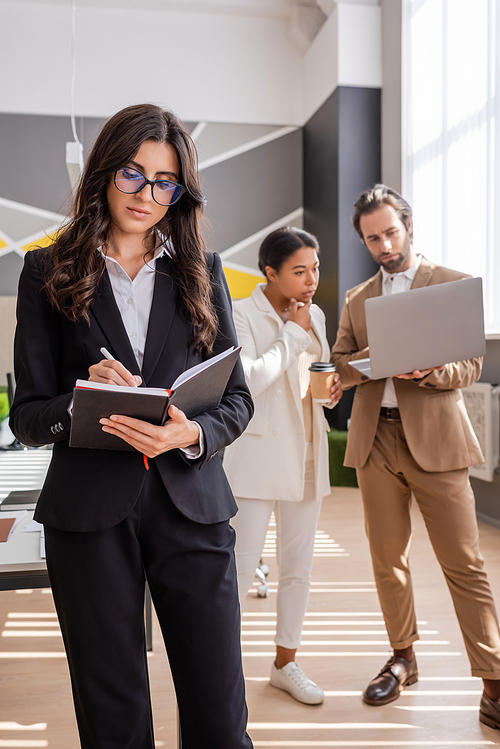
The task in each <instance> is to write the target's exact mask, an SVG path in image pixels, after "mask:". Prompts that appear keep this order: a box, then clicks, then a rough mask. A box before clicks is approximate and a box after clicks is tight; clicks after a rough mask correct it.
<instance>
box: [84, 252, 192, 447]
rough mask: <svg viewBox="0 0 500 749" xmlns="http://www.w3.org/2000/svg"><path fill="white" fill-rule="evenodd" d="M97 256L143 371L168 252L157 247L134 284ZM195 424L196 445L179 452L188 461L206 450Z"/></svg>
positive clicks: (113, 262)
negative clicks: (160, 262) (159, 263)
mask: <svg viewBox="0 0 500 749" xmlns="http://www.w3.org/2000/svg"><path fill="white" fill-rule="evenodd" d="M98 252H100V253H101V255H102V256H103V258H104V262H105V263H106V270H107V271H108V275H109V280H110V282H111V288H112V290H113V295H114V297H115V301H116V304H117V306H118V309H119V310H120V315H121V318H122V320H123V325H124V327H125V330H126V331H127V335H128V337H129V340H130V344H131V346H132V349H133V351H134V354H135V358H136V359H137V362H138V364H139V366H140V367H141V369H142V362H143V360H144V348H145V346H146V335H147V332H148V324H149V315H150V313H151V305H152V303H153V292H154V286H155V274H156V260H157V258H159V257H160V256H161V255H164V254H165V253H168V250H167V249H166V248H165V247H158V249H156V250H155V252H154V255H153V259H152V260H150V261H149V262H148V263H147V264H145V265H143V266H142V268H141V269H140V271H139V273H138V274H137V275H136V277H135V278H134V279H133V280H132V279H131V278H130V276H129V275H128V273H126V272H125V271H124V270H123V268H122V267H121V265H120V263H119V262H118V261H117V260H115V259H114V258H112V257H108V255H105V254H104V252H103V251H102V248H101V247H99V248H98ZM71 406H72V403H71ZM195 423H196V426H197V427H198V430H199V433H200V442H199V444H198V445H192V446H190V447H185V448H181V449H182V451H183V452H184V453H185V454H186V455H187V457H188V458H193V459H195V458H199V457H200V456H201V455H202V453H203V451H204V449H205V440H204V435H203V430H202V428H201V426H200V425H199V424H198V423H197V422H195Z"/></svg>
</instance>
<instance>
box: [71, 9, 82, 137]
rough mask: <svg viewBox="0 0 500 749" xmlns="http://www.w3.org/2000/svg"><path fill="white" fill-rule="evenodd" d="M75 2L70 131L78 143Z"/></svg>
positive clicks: (72, 26) (72, 23)
mask: <svg viewBox="0 0 500 749" xmlns="http://www.w3.org/2000/svg"><path fill="white" fill-rule="evenodd" d="M75 40H76V0H73V8H72V13H71V129H72V130H73V138H74V140H75V142H76V143H80V140H79V138H78V134H77V132H76V122H75V81H76V45H75Z"/></svg>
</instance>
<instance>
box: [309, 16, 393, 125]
mask: <svg viewBox="0 0 500 749" xmlns="http://www.w3.org/2000/svg"><path fill="white" fill-rule="evenodd" d="M381 12H382V11H381V8H380V7H375V6H373V5H370V6H369V5H357V4H351V3H344V2H342V1H341V2H338V3H337V7H336V9H335V10H334V11H333V12H332V14H331V15H330V17H329V18H328V20H327V21H326V23H325V24H324V26H323V27H322V29H321V30H320V32H319V34H318V35H317V36H316V38H315V39H314V40H313V42H312V44H311V46H310V47H309V49H308V50H307V52H306V54H305V57H304V121H307V120H308V119H309V117H311V116H312V115H313V114H314V112H315V111H316V110H317V109H318V108H319V107H320V106H321V105H322V104H323V103H324V102H325V101H326V99H327V98H328V97H329V96H330V95H331V94H332V93H333V92H334V91H335V89H336V87H337V86H364V87H367V88H380V87H381V86H382V40H381V22H382V18H381Z"/></svg>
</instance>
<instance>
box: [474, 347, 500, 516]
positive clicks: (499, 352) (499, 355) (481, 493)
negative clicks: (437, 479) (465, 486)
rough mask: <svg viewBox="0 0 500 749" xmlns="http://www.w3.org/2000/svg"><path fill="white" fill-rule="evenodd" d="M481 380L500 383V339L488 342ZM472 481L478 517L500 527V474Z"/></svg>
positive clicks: (494, 383)
mask: <svg viewBox="0 0 500 749" xmlns="http://www.w3.org/2000/svg"><path fill="white" fill-rule="evenodd" d="M480 382H490V383H491V384H492V385H496V384H500V341H487V342H486V356H485V357H484V364H483V372H482V374H481V379H480ZM471 483H472V488H473V489H474V494H475V495H476V507H477V513H478V517H479V518H480V520H484V521H485V522H487V523H490V524H491V525H495V526H497V527H498V528H500V474H499V473H498V472H497V473H495V477H494V480H493V481H492V482H489V481H481V480H480V479H471Z"/></svg>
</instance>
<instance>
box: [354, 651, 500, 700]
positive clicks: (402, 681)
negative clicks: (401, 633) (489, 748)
mask: <svg viewBox="0 0 500 749" xmlns="http://www.w3.org/2000/svg"><path fill="white" fill-rule="evenodd" d="M416 681H418V668H417V659H416V658H415V657H413V660H412V661H407V660H406V658H396V656H395V655H393V656H392V658H389V660H388V661H387V663H386V664H385V666H384V668H383V669H382V671H381V672H380V673H379V675H378V676H376V677H375V678H374V679H372V680H371V682H370V683H369V684H368V686H367V687H366V689H365V692H364V694H363V702H366V704H367V705H388V704H389V702H394V700H397V699H398V697H399V695H400V693H401V692H402V691H403V689H404V688H405V687H407V686H409V685H410V684H415V682H416ZM499 715H500V713H499Z"/></svg>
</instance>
